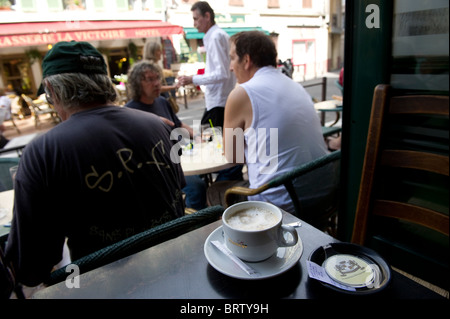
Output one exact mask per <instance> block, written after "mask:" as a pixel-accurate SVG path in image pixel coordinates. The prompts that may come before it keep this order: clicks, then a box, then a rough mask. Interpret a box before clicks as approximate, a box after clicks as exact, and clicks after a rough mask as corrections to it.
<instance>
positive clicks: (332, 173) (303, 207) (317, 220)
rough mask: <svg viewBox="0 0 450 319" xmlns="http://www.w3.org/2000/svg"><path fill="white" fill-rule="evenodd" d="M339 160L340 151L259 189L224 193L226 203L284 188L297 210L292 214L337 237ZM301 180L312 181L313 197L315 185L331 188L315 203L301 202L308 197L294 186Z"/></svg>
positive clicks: (286, 174)
mask: <svg viewBox="0 0 450 319" xmlns="http://www.w3.org/2000/svg"><path fill="white" fill-rule="evenodd" d="M340 159H341V151H340V150H339V151H335V152H332V153H329V154H327V155H324V156H322V157H320V158H318V159H316V160H314V161H311V162H309V163H306V164H303V165H300V166H298V167H296V168H294V169H293V170H292V171H290V172H287V173H285V174H283V175H281V176H279V177H276V178H274V179H272V180H271V181H270V182H268V183H266V184H264V185H262V186H260V187H258V188H248V187H242V186H235V187H231V188H229V189H227V190H226V191H225V203H226V205H227V206H229V205H231V204H232V203H233V202H234V197H235V196H251V195H256V194H260V193H263V192H264V191H266V190H268V189H270V188H273V187H278V186H280V185H284V187H285V188H286V191H287V192H288V193H289V197H290V198H291V200H292V203H293V205H294V209H295V211H294V212H290V213H293V214H294V215H296V216H297V217H298V218H300V219H302V220H304V221H305V222H307V223H309V224H311V225H313V226H315V227H316V228H319V229H321V230H323V231H328V232H329V233H331V235H335V217H336V214H337V209H338V203H339V194H338V191H339V185H338V184H339V168H340ZM302 178H303V179H304V178H307V179H309V180H311V187H310V189H309V190H310V192H311V193H314V192H315V189H314V185H313V183H315V185H324V184H327V185H328V186H329V189H328V192H327V193H326V194H323V196H319V197H314V195H313V196H312V197H311V198H312V199H311V200H310V201H308V202H303V201H300V200H299V197H303V196H305V195H306V194H304V190H299V189H298V188H297V187H296V186H295V181H296V180H297V179H302Z"/></svg>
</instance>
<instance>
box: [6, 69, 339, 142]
mask: <svg viewBox="0 0 450 319" xmlns="http://www.w3.org/2000/svg"><path fill="white" fill-rule="evenodd" d="M325 76H326V77H327V94H326V97H327V100H328V99H331V98H332V96H333V95H339V96H340V95H341V92H340V91H339V89H338V88H337V87H336V84H335V81H336V80H337V79H338V77H339V71H336V72H329V73H327V74H325ZM321 80H322V78H318V79H315V80H310V81H306V82H302V84H305V85H306V84H311V83H318V82H320V81H321ZM306 90H307V91H308V93H309V94H310V95H311V97H314V98H316V99H317V100H321V97H322V86H321V85H317V86H313V87H308V88H306ZM177 100H178V103H179V105H180V111H179V112H178V117H179V118H180V120H181V121H182V122H185V123H186V124H188V125H192V122H193V121H194V120H199V121H200V119H201V117H202V115H203V112H204V109H205V100H204V97H203V94H202V93H200V94H198V95H197V96H195V97H189V98H188V99H187V105H188V107H187V108H185V105H184V98H183V97H179V98H178V99H177ZM326 116H327V117H326V120H325V121H326V122H329V121H334V119H335V113H333V112H327V113H326ZM4 125H5V128H6V130H5V132H4V133H3V134H4V136H5V137H6V138H8V139H11V138H13V137H16V136H19V135H25V134H31V133H35V132H45V131H47V130H49V129H51V128H52V127H53V125H54V124H53V123H52V121H51V120H50V118H47V117H45V118H44V119H43V121H42V124H41V126H39V127H38V128H36V127H35V126H34V120H33V118H32V117H31V116H30V117H27V118H26V119H23V120H19V119H17V120H16V125H17V126H18V127H19V129H20V132H21V133H20V134H19V133H18V132H17V131H16V130H15V128H14V127H13V126H12V123H11V122H10V121H8V122H5V123H4ZM337 125H340V124H339V123H338V124H337Z"/></svg>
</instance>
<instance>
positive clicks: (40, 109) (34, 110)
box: [22, 94, 61, 128]
mask: <svg viewBox="0 0 450 319" xmlns="http://www.w3.org/2000/svg"><path fill="white" fill-rule="evenodd" d="M22 98H23V99H24V101H25V102H26V103H27V105H28V107H29V108H30V110H31V114H32V116H33V117H34V126H35V127H36V128H38V127H39V125H40V124H41V120H40V118H39V117H40V116H41V115H46V114H50V117H51V119H52V121H53V123H59V122H61V118H60V117H59V115H58V112H56V110H55V109H54V108H53V107H52V106H50V105H49V104H47V103H42V104H40V105H38V104H36V103H35V102H34V101H33V99H31V98H30V97H29V96H27V95H25V94H22Z"/></svg>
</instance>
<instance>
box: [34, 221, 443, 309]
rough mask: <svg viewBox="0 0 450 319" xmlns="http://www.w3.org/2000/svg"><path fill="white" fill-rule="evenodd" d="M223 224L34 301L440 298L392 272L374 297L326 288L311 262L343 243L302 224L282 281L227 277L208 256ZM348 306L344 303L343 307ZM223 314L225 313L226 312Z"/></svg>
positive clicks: (84, 276)
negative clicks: (297, 249) (295, 255)
mask: <svg viewBox="0 0 450 319" xmlns="http://www.w3.org/2000/svg"><path fill="white" fill-rule="evenodd" d="M296 221H299V219H297V218H296V217H295V216H293V215H291V214H289V213H286V212H284V213H283V222H284V223H292V222H296ZM221 223H222V222H221V221H217V222H214V223H211V224H209V225H206V226H204V227H202V228H199V229H196V230H194V231H191V232H189V233H186V234H183V235H181V236H179V237H177V238H175V239H172V240H169V241H166V242H164V243H161V244H159V245H157V246H154V247H151V248H148V249H146V250H143V251H141V252H139V253H136V254H134V255H131V256H128V257H126V258H123V259H121V260H118V261H116V262H113V263H111V264H108V265H105V266H103V267H101V268H97V269H94V270H92V271H89V272H87V273H84V274H81V275H80V276H79V277H78V279H79V281H78V286H77V287H76V288H74V287H73V285H66V282H60V283H58V284H56V285H53V286H50V287H46V288H44V289H42V290H40V291H38V292H37V293H36V294H34V298H35V299H46V298H50V299H54V298H56V299H65V298H68V299H78V298H82V299H117V298H118V299H128V298H130V299H178V300H185V301H181V302H184V303H188V302H191V303H192V304H194V303H195V300H197V299H201V300H204V301H203V302H207V301H205V300H206V299H210V300H211V299H221V300H222V299H234V300H237V299H245V298H251V299H253V301H258V300H264V301H267V300H273V299H277V300H280V299H325V300H329V301H332V300H334V299H340V298H344V299H348V302H350V303H351V301H352V300H361V301H362V300H363V299H364V300H367V299H368V300H378V299H382V300H384V299H415V298H417V299H429V298H437V299H440V298H442V297H441V296H440V295H438V294H436V293H434V292H432V291H431V290H429V289H427V288H425V287H424V286H421V285H419V284H417V283H416V282H414V281H412V280H410V279H409V278H407V277H405V276H403V275H401V274H400V273H398V272H396V271H394V270H392V277H391V281H390V283H389V285H387V286H386V288H385V289H383V290H382V291H379V292H377V293H375V294H371V295H364V296H355V295H350V294H346V293H341V292H338V291H335V290H333V289H329V288H327V287H325V286H324V285H322V284H321V283H320V282H318V281H316V280H315V279H312V278H310V277H309V276H308V271H307V265H306V263H307V259H308V257H309V256H310V255H311V253H312V252H313V251H315V250H316V249H317V248H319V247H321V246H322V245H327V244H329V243H336V242H339V241H338V240H337V239H335V238H333V237H330V236H329V235H327V234H326V233H323V232H322V231H320V230H318V229H316V228H314V227H313V226H311V225H309V224H308V223H306V222H303V221H302V225H301V227H298V228H296V230H297V232H298V235H299V238H300V239H301V242H300V243H301V245H302V253H301V256H300V258H299V259H297V261H296V262H295V263H294V264H293V265H291V266H290V267H289V269H287V270H286V271H284V272H282V273H280V274H279V275H275V276H273V277H267V278H264V279H257V280H246V279H240V278H235V277H232V276H229V275H226V274H224V273H222V272H219V271H218V270H216V269H215V268H214V267H212V266H211V265H210V263H209V262H208V260H207V257H206V255H205V250H204V248H205V247H204V245H205V241H207V239H208V238H210V235H212V234H215V232H218V231H220V230H221V228H219V227H221ZM227 262H228V261H227ZM255 267H256V266H255ZM239 270H240V268H236V270H235V271H239ZM69 287H70V288H69ZM352 298H357V299H352ZM179 302H180V301H179ZM348 302H345V301H344V303H341V305H342V304H346V303H348ZM236 303H238V301H236ZM290 305H293V304H290ZM320 305H321V307H325V306H326V305H325V304H323V302H322V303H321V304H320ZM178 310H179V309H175V310H174V311H178ZM185 310H186V309H185ZM221 310H222V311H224V309H223V308H222V309H221ZM324 310H325V309H324ZM181 311H182V308H181Z"/></svg>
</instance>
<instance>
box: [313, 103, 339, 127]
mask: <svg viewBox="0 0 450 319" xmlns="http://www.w3.org/2000/svg"><path fill="white" fill-rule="evenodd" d="M314 109H315V110H316V111H319V112H320V114H321V116H320V123H321V124H322V126H324V125H325V112H336V120H335V121H334V123H333V124H332V125H331V126H333V125H334V124H336V123H337V122H338V121H339V118H340V115H339V112H341V111H342V101H340V100H337V99H332V100H326V101H321V102H317V103H314Z"/></svg>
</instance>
